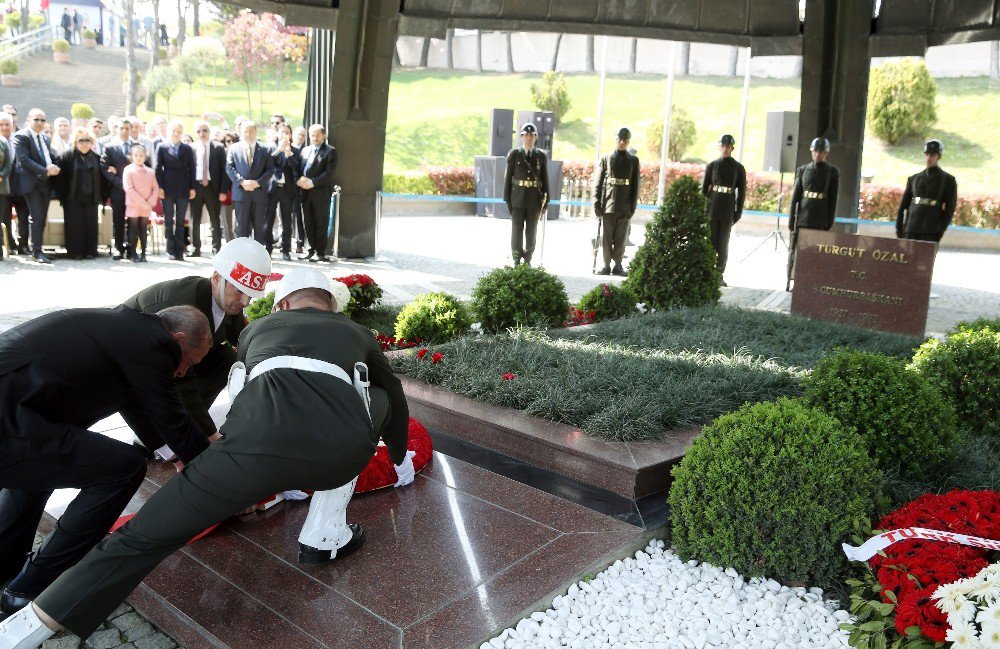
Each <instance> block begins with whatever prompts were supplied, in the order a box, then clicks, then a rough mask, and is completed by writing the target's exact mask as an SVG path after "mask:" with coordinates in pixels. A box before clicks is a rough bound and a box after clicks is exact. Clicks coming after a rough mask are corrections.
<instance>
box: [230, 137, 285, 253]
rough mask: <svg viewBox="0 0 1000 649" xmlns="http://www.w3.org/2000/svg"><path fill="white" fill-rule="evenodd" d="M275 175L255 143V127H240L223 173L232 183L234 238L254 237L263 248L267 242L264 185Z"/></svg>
mask: <svg viewBox="0 0 1000 649" xmlns="http://www.w3.org/2000/svg"><path fill="white" fill-rule="evenodd" d="M273 172H274V163H273V162H272V160H271V155H270V153H269V152H268V150H267V149H266V148H265V147H263V146H261V145H260V143H259V142H257V125H256V124H254V123H253V122H251V121H249V120H247V121H245V122H243V123H242V124H240V141H239V142H237V143H236V144H234V145H232V146H231V147H229V155H228V157H227V160H226V174H228V175H229V180H230V181H232V183H233V205H234V206H235V207H234V211H235V212H236V236H237V237H253V238H254V239H255V240H256V241H257V242H258V243H260V244H261V245H264V246H266V245H267V244H268V242H269V241H270V236H269V235H268V232H267V228H266V227H265V226H266V223H267V185H268V183H269V182H270V181H271V176H272V175H273Z"/></svg>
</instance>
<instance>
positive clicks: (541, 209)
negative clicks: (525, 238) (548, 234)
mask: <svg viewBox="0 0 1000 649" xmlns="http://www.w3.org/2000/svg"><path fill="white" fill-rule="evenodd" d="M548 201H549V195H548V193H543V194H542V204H541V205H540V206H539V210H538V214H539V217H538V218H540V219H541V220H542V245H540V246H538V265H539V266H541V265H542V263H543V261H544V260H545V222H546V221H548V220H549V215H548V214H546V212H548V210H547V209H546V208H545V204H546V203H547V202H548Z"/></svg>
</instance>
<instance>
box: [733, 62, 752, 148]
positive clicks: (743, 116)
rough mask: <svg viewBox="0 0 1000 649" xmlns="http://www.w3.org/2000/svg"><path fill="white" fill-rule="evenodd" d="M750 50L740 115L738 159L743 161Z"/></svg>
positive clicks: (748, 101)
mask: <svg viewBox="0 0 1000 649" xmlns="http://www.w3.org/2000/svg"><path fill="white" fill-rule="evenodd" d="M750 57H751V51H750V48H749V47H748V48H747V60H746V64H745V65H746V70H744V71H743V113H742V114H741V115H740V139H739V144H737V146H738V147H739V148H738V149H737V153H736V159H737V160H742V159H743V141H744V140H746V136H747V105H748V104H749V103H750Z"/></svg>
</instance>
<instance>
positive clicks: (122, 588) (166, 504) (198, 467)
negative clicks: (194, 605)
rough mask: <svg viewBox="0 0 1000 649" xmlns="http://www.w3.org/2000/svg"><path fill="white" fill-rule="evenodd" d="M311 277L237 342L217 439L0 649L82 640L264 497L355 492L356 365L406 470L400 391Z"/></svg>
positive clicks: (378, 356) (55, 588)
mask: <svg viewBox="0 0 1000 649" xmlns="http://www.w3.org/2000/svg"><path fill="white" fill-rule="evenodd" d="M297 272H302V270H301V269H297V270H296V271H292V272H291V273H289V274H288V275H286V276H285V279H288V278H289V277H291V276H293V273H297ZM319 276H320V277H321V278H322V279H323V280H324V281H325V282H326V288H323V287H321V286H309V285H305V287H304V288H298V289H297V290H295V291H293V292H291V293H289V294H288V295H284V296H282V299H280V300H278V301H277V304H276V305H275V308H276V312H275V313H272V314H271V315H269V316H267V317H266V318H261V319H260V320H257V321H255V322H253V323H252V324H251V325H250V326H248V327H247V328H246V329H245V330H244V332H243V334H242V336H241V339H240V354H239V356H240V359H241V360H242V361H243V362H244V363H245V367H246V370H247V371H248V372H249V373H248V374H247V375H246V380H247V382H246V385H245V387H243V389H242V391H240V392H239V393H238V395H237V396H236V398H235V399H234V400H233V406H232V409H231V411H230V413H229V417H228V419H227V420H226V423H225V424H223V426H222V433H223V435H224V437H223V439H222V440H221V441H219V442H217V443H215V444H212V445H211V447H210V448H209V449H208V450H206V451H205V452H203V453H202V454H201V455H199V456H198V457H197V458H195V460H194V461H193V462H191V463H190V464H188V465H187V467H185V469H184V471H183V472H182V473H180V474H179V475H177V476H175V477H174V478H173V479H172V480H170V481H169V482H167V483H166V484H165V485H164V486H163V487H161V488H160V490H159V491H158V492H157V493H156V494H154V495H153V496H152V497H151V498H150V499H149V500H148V501H147V502H146V504H145V505H144V506H143V507H142V509H141V510H140V511H139V513H138V514H136V516H135V518H133V519H132V520H131V521H129V522H128V523H126V524H125V525H124V526H123V527H122V528H121V529H119V530H118V531H116V532H115V533H114V534H112V535H110V536H109V537H108V538H107V539H105V540H104V541H103V542H102V543H101V544H100V545H98V546H97V547H96V548H94V549H93V550H92V551H91V552H90V553H89V554H88V555H87V556H85V557H84V558H83V560H82V561H81V562H80V563H78V564H77V565H76V566H75V567H74V568H72V569H70V570H69V571H68V572H66V573H64V574H63V575H62V577H60V578H59V579H58V580H57V581H56V582H55V583H53V584H52V585H51V586H50V587H49V588H47V589H46V590H45V591H44V592H43V593H42V594H41V595H39V597H38V598H37V599H36V600H35V604H34V605H29V606H26V607H24V608H22V609H21V610H19V611H18V612H17V613H16V614H15V615H13V616H11V617H10V618H9V619H8V620H7V621H6V622H3V623H2V624H0V647H4V648H5V649H7V648H17V649H26V648H28V647H31V648H34V647H37V646H38V645H39V644H41V643H42V642H43V641H44V640H45V639H46V638H47V637H49V636H51V635H52V634H53V633H54V632H55V630H57V629H58V628H59V627H66V628H68V629H70V630H71V631H72V632H73V633H75V634H77V635H78V636H79V637H81V638H87V636H89V635H90V634H91V633H93V632H94V631H95V630H96V629H97V628H98V626H100V624H101V623H102V622H103V621H104V620H105V619H106V618H107V617H108V615H109V614H110V613H111V612H112V611H114V610H115V608H116V607H117V606H118V605H119V604H121V602H122V601H124V600H125V598H126V597H127V596H128V594H129V593H131V592H132V590H133V589H134V588H135V587H136V586H138V585H139V583H140V582H141V581H142V580H143V578H145V576H146V575H147V574H149V572H150V571H152V570H153V568H155V567H156V566H157V564H159V563H160V562H161V561H162V560H163V559H165V558H166V557H168V556H169V555H170V554H172V553H173V552H175V551H176V550H178V549H179V548H181V547H182V546H183V545H184V544H185V543H186V542H187V541H188V540H190V539H191V538H193V537H194V536H195V535H197V534H199V533H200V532H202V531H203V530H205V529H207V528H208V527H210V526H211V525H213V524H215V523H218V522H219V521H221V520H224V519H226V518H228V517H229V516H232V515H233V514H236V513H237V512H239V511H241V510H243V509H245V508H246V507H248V506H249V505H252V504H254V503H257V502H260V501H261V500H262V499H263V498H266V497H267V496H269V495H271V494H274V493H279V492H281V491H286V490H290V489H310V490H316V491H323V490H331V489H336V488H338V487H341V486H343V485H345V484H348V483H350V482H351V481H352V480H354V479H355V478H356V477H357V476H358V474H360V473H361V471H362V470H363V469H364V468H365V466H366V465H367V464H368V462H369V460H371V457H372V455H373V454H374V453H375V449H376V444H377V443H378V434H377V433H376V431H375V430H374V428H373V425H372V420H371V418H370V416H369V414H368V410H367V408H366V404H365V401H364V400H363V398H362V396H360V395H359V392H358V390H357V388H356V386H355V383H354V382H352V380H351V378H350V375H351V374H352V373H353V372H354V371H355V367H356V364H357V363H359V362H363V363H366V364H367V366H368V370H369V374H370V379H371V381H372V382H373V383H376V384H378V385H380V386H381V387H382V388H383V389H384V390H385V391H386V393H387V394H388V398H389V402H390V413H389V416H388V423H387V424H386V429H385V435H384V439H385V442H386V445H387V446H388V450H389V457H391V458H392V460H393V462H395V463H399V464H403V463H404V462H406V460H407V450H406V449H407V421H408V419H409V415H408V412H407V407H406V399H405V397H404V396H403V390H402V387H401V385H400V382H399V380H398V379H397V378H396V377H395V375H394V374H393V372H392V369H391V368H390V367H389V362H388V361H387V360H386V358H385V356H384V355H383V354H382V351H381V350H380V349H379V346H378V343H377V342H376V341H375V338H374V337H373V336H372V335H371V332H370V331H368V330H366V329H365V328H364V327H361V326H359V325H357V324H355V323H353V322H351V321H350V320H348V319H347V318H346V317H345V316H343V315H340V314H336V313H334V312H333V309H334V304H333V299H332V290H331V289H330V287H329V281H330V280H329V279H327V278H325V276H323V275H322V274H319ZM300 286H302V284H300ZM235 374H236V372H235V370H234V376H235ZM234 384H235V385H238V381H234ZM401 475H402V474H401ZM409 476H410V477H411V478H412V461H411V466H410V468H409ZM327 554H328V555H329V553H327ZM330 558H332V557H330ZM5 643H6V644H5Z"/></svg>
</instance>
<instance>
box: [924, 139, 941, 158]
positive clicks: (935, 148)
mask: <svg viewBox="0 0 1000 649" xmlns="http://www.w3.org/2000/svg"><path fill="white" fill-rule="evenodd" d="M924 153H936V154H938V155H941V154H942V153H944V145H943V144H941V140H927V142H926V143H925V144H924Z"/></svg>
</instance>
